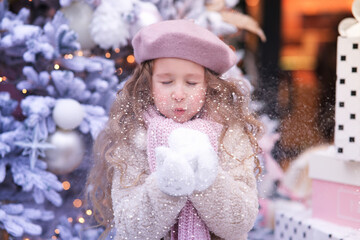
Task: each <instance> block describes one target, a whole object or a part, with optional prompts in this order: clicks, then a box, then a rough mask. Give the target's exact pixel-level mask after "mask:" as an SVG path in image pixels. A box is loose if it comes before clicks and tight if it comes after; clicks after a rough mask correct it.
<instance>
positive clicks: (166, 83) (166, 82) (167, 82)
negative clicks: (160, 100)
mask: <svg viewBox="0 0 360 240" xmlns="http://www.w3.org/2000/svg"><path fill="white" fill-rule="evenodd" d="M170 83H172V81H163V82H161V84H164V85H168V84H170Z"/></svg>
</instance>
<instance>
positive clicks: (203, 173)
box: [168, 128, 218, 191]
mask: <svg viewBox="0 0 360 240" xmlns="http://www.w3.org/2000/svg"><path fill="white" fill-rule="evenodd" d="M168 142H169V146H170V149H171V150H173V151H174V152H175V153H177V154H178V155H179V156H182V157H183V158H184V159H185V160H186V161H187V162H188V163H189V165H190V166H191V167H192V170H193V172H194V175H195V190H196V191H203V190H205V189H207V188H208V187H209V186H211V185H212V184H213V183H214V181H215V179H216V176H217V172H218V156H217V153H216V152H215V150H214V149H213V147H212V145H211V143H210V140H209V137H208V136H207V135H206V134H205V133H202V132H200V131H198V130H194V129H190V128H177V129H175V130H174V131H172V132H171V134H170V136H169V141H168Z"/></svg>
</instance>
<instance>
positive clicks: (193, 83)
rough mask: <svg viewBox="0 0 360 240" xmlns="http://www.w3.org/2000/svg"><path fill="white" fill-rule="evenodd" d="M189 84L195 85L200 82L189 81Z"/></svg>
mask: <svg viewBox="0 0 360 240" xmlns="http://www.w3.org/2000/svg"><path fill="white" fill-rule="evenodd" d="M187 84H189V85H191V86H195V85H196V84H198V83H197V82H187Z"/></svg>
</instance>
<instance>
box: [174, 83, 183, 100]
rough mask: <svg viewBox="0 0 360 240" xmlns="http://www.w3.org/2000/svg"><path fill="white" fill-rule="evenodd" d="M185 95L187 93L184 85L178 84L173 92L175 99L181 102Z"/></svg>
mask: <svg viewBox="0 0 360 240" xmlns="http://www.w3.org/2000/svg"><path fill="white" fill-rule="evenodd" d="M185 97H186V93H185V91H184V88H183V86H181V85H178V86H176V87H175V89H174V91H173V93H172V98H173V99H174V100H175V101H177V102H180V101H182V100H184V99H185Z"/></svg>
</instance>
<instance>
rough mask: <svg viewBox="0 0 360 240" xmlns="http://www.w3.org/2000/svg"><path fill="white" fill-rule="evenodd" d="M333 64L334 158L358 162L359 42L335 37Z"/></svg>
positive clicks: (359, 136)
mask: <svg viewBox="0 0 360 240" xmlns="http://www.w3.org/2000/svg"><path fill="white" fill-rule="evenodd" d="M336 63H337V66H336V73H337V81H336V108H335V109H336V110H335V122H336V126H335V146H336V147H337V156H338V158H339V159H342V160H347V161H348V160H350V161H351V160H352V161H359V162H360V144H359V143H360V38H346V37H341V36H339V37H338V42H337V62H336Z"/></svg>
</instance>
